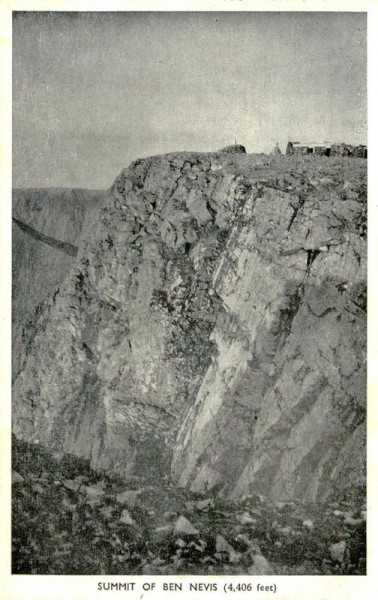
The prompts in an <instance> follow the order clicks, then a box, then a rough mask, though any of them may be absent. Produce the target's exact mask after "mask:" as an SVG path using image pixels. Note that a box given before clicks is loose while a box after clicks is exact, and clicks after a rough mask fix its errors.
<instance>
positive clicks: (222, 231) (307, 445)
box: [13, 152, 366, 501]
mask: <svg viewBox="0 0 378 600" xmlns="http://www.w3.org/2000/svg"><path fill="white" fill-rule="evenodd" d="M60 239H61V238H60ZM62 241H69V242H70V243H72V241H71V240H62ZM365 338H366V161H364V160H362V159H361V160H360V159H347V158H336V157H335V158H327V157H308V158H307V157H305V158H301V157H290V156H270V157H267V156H260V155H247V154H243V153H236V154H230V153H228V152H219V153H212V154H199V153H175V154H168V155H164V156H156V157H151V158H148V159H145V160H138V161H136V162H135V163H133V164H132V165H130V167H129V168H128V169H125V170H124V171H123V172H122V173H121V174H120V175H119V176H118V177H117V178H116V180H115V182H114V185H113V187H112V190H111V192H110V193H109V197H108V200H107V203H106V205H105V206H104V208H103V209H102V210H100V211H99V213H98V215H97V219H96V220H95V222H94V223H93V225H92V227H91V228H90V229H89V230H88V233H87V235H86V236H85V240H84V241H83V242H82V243H80V245H79V249H78V256H77V259H76V262H75V264H74V266H73V267H72V269H71V270H70V272H69V274H68V275H67V277H66V279H65V281H64V283H63V284H62V285H61V286H60V287H59V289H58V290H57V291H56V293H55V294H54V295H53V296H50V299H49V302H46V303H45V306H44V307H43V309H42V310H40V311H38V315H36V317H35V322H34V326H33V330H32V334H31V335H30V336H29V339H28V341H27V344H24V349H23V356H22V361H21V364H22V368H21V370H20V372H19V374H18V376H17V378H16V380H15V384H14V396H13V398H14V407H13V423H14V432H15V434H16V435H17V436H18V437H20V438H22V439H27V440H31V441H37V440H38V441H39V442H40V443H41V444H43V445H45V446H48V447H49V448H53V449H54V450H57V451H64V452H70V453H73V454H76V455H79V456H82V457H85V458H89V459H90V460H91V464H92V466H93V467H94V468H97V469H111V470H115V471H118V472H120V473H121V474H130V473H137V474H145V475H150V476H155V477H156V476H158V477H159V476H161V475H163V474H164V475H171V477H172V480H173V481H175V482H176V483H177V484H179V485H180V486H185V487H188V488H190V489H192V490H194V491H205V490H207V489H219V490H220V491H221V493H223V494H224V495H227V496H230V497H233V498H240V497H242V496H244V495H246V494H248V493H251V492H259V493H263V494H266V495H269V496H271V497H273V498H280V499H290V498H301V499H303V500H306V501H312V500H316V499H324V498H326V497H327V496H329V495H330V494H333V493H334V492H335V490H337V491H340V492H342V491H343V490H345V489H347V490H348V489H353V488H354V487H356V486H357V487H358V486H360V485H361V486H362V485H363V484H364V478H365V473H364V465H365V450H364V448H365V377H366V375H365V350H366V339H365Z"/></svg>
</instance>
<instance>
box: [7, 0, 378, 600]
mask: <svg viewBox="0 0 378 600" xmlns="http://www.w3.org/2000/svg"><path fill="white" fill-rule="evenodd" d="M231 4H235V2H234V3H231ZM50 8H52V7H51V6H50ZM238 8H240V10H222V11H220V10H219V11H217V10H207V11H200V10H198V11H196V10H193V11H180V10H179V8H178V10H170V11H167V12H165V11H164V10H161V11H160V10H158V7H156V10H154V11H138V10H132V11H131V10H117V11H111V10H109V11H106V10H102V11H90V10H88V11H79V10H76V11H74V10H72V11H71V10H69V11H64V12H63V11H56V10H42V11H38V10H26V11H22V10H14V11H13V13H12V194H11V196H12V209H11V210H12V216H11V220H12V356H11V373H12V409H11V429H12V433H11V471H12V480H11V537H12V553H11V573H12V575H31V576H33V575H44V576H47V575H63V576H69V575H92V576H93V575H95V576H96V577H97V578H96V581H97V582H98V583H97V584H96V591H100V590H102V591H104V592H105V591H110V590H118V591H123V592H124V597H130V598H131V597H133V598H134V596H131V592H133V591H135V590H134V588H133V587H130V588H127V587H124V586H126V585H129V584H126V583H124V582H125V581H126V579H123V576H134V580H135V581H136V580H137V577H138V576H141V577H142V578H145V577H147V576H148V577H150V576H163V577H160V578H159V579H158V580H159V581H167V582H169V581H174V582H175V583H172V584H171V586H176V587H170V588H169V587H166V588H164V589H165V590H169V591H173V590H174V591H175V592H176V593H177V598H180V595H179V593H180V592H182V591H183V586H184V585H185V584H184V583H183V582H184V581H185V579H182V578H178V576H190V577H194V576H195V577H198V576H201V578H200V579H201V582H202V583H200V584H197V583H192V584H190V585H192V586H194V587H192V588H190V591H191V592H192V593H193V594H194V593H195V592H198V591H205V594H203V595H202V597H207V595H206V593H208V595H209V596H210V597H218V596H215V594H212V593H211V592H220V591H222V593H223V592H224V593H227V592H231V593H232V594H233V597H235V598H239V597H240V598H242V597H243V598H246V597H252V591H253V592H256V594H257V591H256V589H257V588H256V586H257V583H258V582H263V581H265V582H266V583H267V585H269V582H273V581H275V578H280V577H281V576H306V575H307V576H364V575H366V574H367V551H366V522H367V518H368V503H367V493H366V486H367V479H366V464H367V451H366V440H367V418H366V413H367V271H368V269H367V241H368V235H367V231H368V228H367V212H368V211H367V198H368V193H367V190H368V187H367V166H368V122H367V74H368V60H367V40H368V38H367V13H366V12H340V11H337V12H336V11H329V10H328V11H324V12H322V11H306V10H301V11H300V12H299V11H298V12H296V11H278V10H277V11H253V10H252V11H250V10H247V11H243V3H242V2H239V3H238ZM371 168H372V169H373V168H374V167H371ZM9 227H10V224H9ZM103 576H104V577H103ZM106 576H114V577H112V578H111V579H108V578H107V577H106ZM171 576H174V578H173V579H172V578H171ZM220 576H221V579H219V577H220ZM225 577H226V579H225ZM239 577H242V579H240V578H239ZM217 578H218V579H217ZM352 579H353V578H351V580H352ZM134 580H133V581H134ZM144 580H145V579H141V581H144ZM29 581H30V580H29ZM31 581H32V580H31ZM62 581H63V580H62ZM111 581H113V582H118V583H110V582H111ZM130 581H131V580H130ZM217 581H218V583H216V582H217ZM219 581H221V582H223V583H221V584H219ZM120 582H123V583H120ZM241 582H242V583H241ZM130 585H131V584H130ZM164 585H165V584H164ZM167 585H169V584H167ZM188 585H189V584H188ZM198 585H200V586H207V587H205V588H203V587H196V586H198ZM259 585H260V584H259ZM272 585H273V583H272ZM274 585H275V584H274ZM112 586H113V587H112ZM117 586H121V587H117ZM214 586H215V587H214ZM223 586H229V588H228V589H223ZM243 586H244V587H243ZM140 589H141V588H140ZM143 589H145V588H143ZM147 589H148V588H147ZM162 589H163V588H162ZM185 590H186V591H188V590H189V588H185ZM265 591H274V592H275V591H276V589H274V590H273V588H272V587H271V588H270V589H269V590H268V588H267V589H266V590H265ZM125 592H130V595H127V593H125ZM161 593H162V592H161ZM248 593H249V595H248ZM243 594H244V595H243ZM121 595H122V594H121ZM142 595H143V590H142V591H141V592H140V593H138V594H137V595H136V596H135V598H137V597H138V599H139V597H141V596H142ZM276 595H277V594H276ZM23 597H24V596H23ZM33 597H34V596H33ZM46 597H47V596H46ZM88 597H89V596H88ZM91 597H92V598H94V597H96V598H97V596H95V595H93V596H91ZM99 597H100V596H99ZM145 597H148V594H147V593H146V596H145ZM159 597H160V596H159ZM161 597H164V596H163V593H162V596H161ZM175 597H176V596H175ZM182 597H184V596H182ZM185 597H186V596H185ZM188 597H189V596H188ZM193 597H195V596H193ZM219 597H220V596H219ZM222 597H223V596H222ZM266 597H268V596H266ZM271 597H273V596H269V598H271ZM356 597H357V596H356ZM12 598H13V596H12ZM25 598H26V596H25ZM150 598H151V595H150ZM264 598H265V596H264ZM319 598H320V597H319ZM332 598H333V597H332ZM14 599H15V600H18V596H17V598H16V596H14ZM327 600H328V598H327ZM346 600H347V599H346Z"/></svg>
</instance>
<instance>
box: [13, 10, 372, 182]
mask: <svg viewBox="0 0 378 600" xmlns="http://www.w3.org/2000/svg"><path fill="white" fill-rule="evenodd" d="M366 60H367V59H366V15H365V14H364V13H284V12H281V13H254V12H247V13H240V12H239V13H218V12H211V13H206V12H199V13H184V12H181V13H174V12H172V13H130V12H129V13H125V12H123V13H121V12H119V13H104V12H103V13H88V12H87V13H46V12H40V13H30V12H29V13H17V14H16V15H15V16H14V23H13V139H14V148H13V181H14V186H15V187H47V186H48V187H87V188H107V187H108V186H109V185H110V184H111V183H112V181H113V179H114V178H115V176H116V175H117V174H118V173H119V171H120V170H121V169H123V168H124V167H126V166H127V165H128V164H129V163H130V162H131V161H132V160H134V159H136V158H139V157H144V156H148V155H151V154H160V153H164V152H171V151H176V150H199V151H212V150H216V149H218V148H220V147H222V146H225V145H228V144H232V143H233V142H234V139H235V136H236V140H237V142H238V143H242V144H244V145H245V146H246V147H247V152H270V151H271V150H272V148H273V146H274V145H275V143H276V141H278V142H279V143H280V145H281V149H282V150H285V147H286V143H287V141H288V139H290V140H293V141H295V140H300V141H307V140H319V141H321V140H327V141H345V142H349V143H366V137H367V134H366V70H367V69H366V67H367V62H366Z"/></svg>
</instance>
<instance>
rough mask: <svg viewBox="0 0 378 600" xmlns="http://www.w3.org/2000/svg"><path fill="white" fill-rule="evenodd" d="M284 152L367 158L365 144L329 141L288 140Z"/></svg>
mask: <svg viewBox="0 0 378 600" xmlns="http://www.w3.org/2000/svg"><path fill="white" fill-rule="evenodd" d="M286 154H289V155H293V154H299V155H307V154H314V155H317V156H354V157H358V158H367V146H363V145H359V146H353V145H351V144H344V143H341V144H332V143H331V142H306V143H303V142H288V144H287V147H286Z"/></svg>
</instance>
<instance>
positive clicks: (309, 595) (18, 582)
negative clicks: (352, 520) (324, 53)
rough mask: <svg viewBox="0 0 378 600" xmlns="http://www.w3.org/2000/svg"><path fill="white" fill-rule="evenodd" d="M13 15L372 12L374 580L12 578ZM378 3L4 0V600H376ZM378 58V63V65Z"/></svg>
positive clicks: (0, 288) (0, 65)
mask: <svg viewBox="0 0 378 600" xmlns="http://www.w3.org/2000/svg"><path fill="white" fill-rule="evenodd" d="M12 10H26V11H27V10H53V11H59V10H62V11H67V10H72V11H89V10H90V11H104V10H106V11H133V10H135V11H140V10H159V11H199V10H201V11H213V10H220V11H279V12H284V11H309V12H312V11H314V12H315V11H324V12H328V11H344V12H365V11H366V12H368V57H369V58H368V61H369V65H368V88H369V89H368V91H369V100H368V115H369V123H368V125H369V136H368V140H369V141H368V151H369V161H368V162H369V282H368V284H369V288H368V290H369V312H368V330H369V335H368V459H369V460H368V575H367V576H332V577H326V576H300V577H294V576H285V577H261V578H258V577H246V576H240V577H239V576H237V577H236V576H233V577H226V576H222V577H211V576H203V577H198V576H196V577H188V576H173V577H168V576H167V577H164V576H143V577H138V576H124V577H116V576H101V575H96V576H68V575H67V576H66V575H64V576H46V575H43V576H40V575H31V576H28V575H11V574H10V572H11V569H10V442H11V439H10V422H11V410H10V407H11V400H10V398H11V395H10V380H11V377H10V368H11V367H10V364H11V361H10V348H11V330H10V321H11V319H10V315H11V266H10V265H11V262H10V256H11V254H10V252H11V250H10V249H11V181H12V178H11V148H12V144H11V133H12V132H11V122H12V121H11V19H12ZM377 34H378V0H207V1H204V0H191V1H189V0H181V1H177V0H176V1H173V0H160V1H159V2H158V3H157V2H156V1H155V2H154V1H153V0H126V1H121V0H108V1H107V2H106V1H101V0H77V1H74V0H33V1H32V0H23V1H21V0H19V1H16V0H14V1H8V2H6V1H5V0H0V132H1V143H0V169H1V178H0V191H1V201H0V227H1V231H0V300H1V302H0V340H1V344H0V347H1V368H0V386H1V387H0V389H1V392H2V394H1V402H0V441H1V446H0V458H1V463H0V485H1V492H2V493H1V504H0V505H1V507H2V508H1V511H0V519H1V520H0V531H1V538H0V539H1V550H2V553H1V555H2V556H3V558H2V560H1V562H0V577H1V582H0V590H1V591H0V597H1V598H2V599H4V600H60V599H62V600H63V599H64V600H66V599H69V600H95V599H97V598H105V597H106V598H109V597H110V596H112V597H113V596H114V597H120V598H127V599H130V600H131V599H132V600H134V599H135V600H136V599H140V598H142V597H143V598H147V599H148V598H150V599H151V600H155V599H156V598H166V597H168V598H175V599H176V598H179V599H180V600H187V599H190V600H192V599H193V598H196V597H199V598H214V599H218V598H224V597H225V594H224V592H223V591H221V590H222V588H223V585H224V583H225V582H226V581H227V580H230V579H231V580H233V581H235V580H237V581H240V582H243V581H244V582H252V584H254V591H252V592H249V593H248V592H241V593H237V592H235V593H231V598H234V599H239V598H248V599H250V598H252V597H253V598H255V597H256V598H259V599H261V600H265V599H266V598H274V597H276V598H277V599H279V600H286V599H287V600H296V599H302V598H303V600H338V599H340V600H359V599H361V600H373V598H374V600H375V597H376V594H377V592H376V590H378V576H376V575H375V572H377V567H378V565H377V543H378V542H377V540H378V519H377V517H376V516H375V512H376V511H375V508H376V506H377V485H376V483H375V482H376V481H377V460H376V459H375V457H376V456H378V436H377V425H378V418H377V406H376V403H375V402H373V400H374V399H376V398H377V396H378V394H377V390H378V375H377V369H376V368H375V365H376V364H377V346H378V316H377V314H378V311H377V312H376V311H375V310H374V309H375V303H376V301H377V300H378V290H377V276H376V272H377V265H378V244H377V240H376V237H377V235H376V231H375V229H376V227H377V213H378V195H377V189H378V186H377V169H376V168H375V165H376V164H378V163H377V153H378V152H377V142H376V138H375V134H376V133H378V116H377V111H378V107H377V94H376V86H377V81H378V74H377V68H376V66H375V65H376V62H377V56H378V51H377V50H378V49H377V43H376V39H377ZM374 58H375V60H374ZM99 581H107V582H116V581H118V582H119V581H121V582H135V587H134V591H128V592H126V591H121V592H119V591H118V592H117V591H114V592H105V591H98V590H97V583H98V582H99ZM189 581H193V582H194V581H198V582H200V581H201V582H206V583H211V582H213V583H214V582H217V584H218V589H219V590H220V591H219V592H211V591H208V592H189V585H188V584H189ZM258 581H260V582H261V583H265V584H267V585H270V584H271V583H275V584H276V585H277V592H276V593H275V594H274V593H272V592H267V593H264V592H256V590H255V585H256V584H257V582H258ZM163 582H176V583H179V582H182V583H183V587H184V591H183V592H167V591H163V590H162V584H163ZM148 583H151V584H152V583H155V585H156V588H157V589H156V591H154V592H152V591H147V590H144V589H143V584H148Z"/></svg>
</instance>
